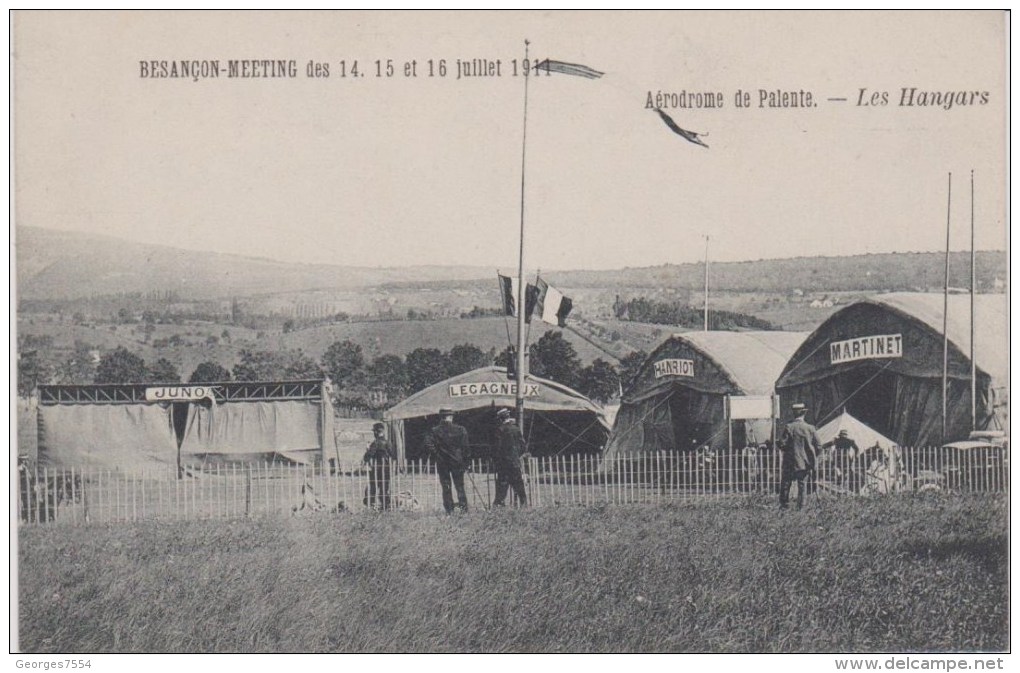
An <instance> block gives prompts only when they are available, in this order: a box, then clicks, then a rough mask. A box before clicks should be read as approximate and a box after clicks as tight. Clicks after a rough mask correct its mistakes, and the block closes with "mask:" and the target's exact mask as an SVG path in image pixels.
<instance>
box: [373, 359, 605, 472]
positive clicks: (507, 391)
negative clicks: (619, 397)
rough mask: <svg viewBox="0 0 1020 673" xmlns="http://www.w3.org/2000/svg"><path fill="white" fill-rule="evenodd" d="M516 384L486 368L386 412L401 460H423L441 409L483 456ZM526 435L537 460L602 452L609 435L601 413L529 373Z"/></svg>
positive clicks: (474, 452)
mask: <svg viewBox="0 0 1020 673" xmlns="http://www.w3.org/2000/svg"><path fill="white" fill-rule="evenodd" d="M516 385H517V384H516V382H514V381H510V380H508V379H507V375H506V369H504V368H502V367H482V368H480V369H475V370H472V371H470V372H467V373H465V374H460V375H458V376H454V377H452V378H449V379H446V380H445V381H440V382H439V383H436V384H433V385H431V386H429V387H428V388H425V389H424V390H421V391H419V392H417V393H415V394H414V395H411V396H410V397H408V398H407V399H406V400H404V401H403V402H401V403H400V404H397V405H396V406H394V407H392V408H390V409H389V410H387V411H386V412H385V413H384V414H383V420H384V421H385V422H386V424H387V426H388V430H389V436H390V439H391V441H392V442H393V443H394V445H395V447H396V449H397V454H398V457H399V459H400V460H401V461H404V460H421V459H425V458H426V457H427V456H426V455H425V452H424V438H425V434H426V433H427V432H428V431H429V429H430V428H431V427H432V426H433V425H435V424H436V423H437V422H439V417H438V416H437V413H438V411H439V409H441V408H442V407H449V408H451V409H453V411H454V420H455V421H456V422H457V423H459V424H460V425H463V426H464V427H465V428H467V431H468V438H469V440H470V443H471V453H472V456H471V457H472V458H485V457H487V456H488V455H489V449H490V447H491V446H492V444H493V441H494V437H495V429H496V424H495V418H496V414H495V412H496V409H499V408H508V409H513V408H514V397H515V395H516V390H517V389H516ZM524 385H525V391H524V400H525V401H524V410H525V411H524V435H525V440H526V441H527V443H528V450H529V452H530V453H531V454H532V455H534V456H551V455H569V454H584V453H587V454H592V453H598V452H600V451H601V450H602V448H603V446H604V445H605V442H606V438H607V437H608V435H609V426H608V423H606V420H605V416H604V415H603V413H602V410H601V409H600V408H599V407H598V406H597V405H596V404H594V403H593V402H592V401H591V400H589V399H588V398H587V397H585V396H583V395H581V394H580V393H578V392H577V391H575V390H571V389H570V388H568V387H567V386H564V385H561V384H559V383H556V382H555V381H549V380H546V379H542V378H539V377H537V376H532V375H530V374H529V375H527V376H526V377H525V380H524Z"/></svg>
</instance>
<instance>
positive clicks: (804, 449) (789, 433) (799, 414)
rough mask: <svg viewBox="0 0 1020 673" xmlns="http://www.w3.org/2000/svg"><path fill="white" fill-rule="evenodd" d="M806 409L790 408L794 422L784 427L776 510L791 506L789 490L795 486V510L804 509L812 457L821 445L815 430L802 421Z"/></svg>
mask: <svg viewBox="0 0 1020 673" xmlns="http://www.w3.org/2000/svg"><path fill="white" fill-rule="evenodd" d="M806 414H807V407H806V406H805V405H803V404H800V403H797V404H794V405H793V415H794V419H793V420H792V421H790V422H789V423H787V425H786V429H785V430H783V437H782V439H781V440H780V442H779V448H780V450H781V451H782V452H783V465H782V479H781V481H780V482H779V508H780V509H786V508H787V507H789V504H790V486H792V485H793V482H794V481H796V482H797V509H801V508H803V507H804V494H805V492H806V488H807V480H808V477H809V476H810V475H811V471H812V470H814V469H815V457H816V456H817V452H818V451H821V449H822V443H821V441H820V440H819V439H818V431H817V430H815V426H813V425H811V424H810V423H808V422H807V420H805V418H804V416H805V415H806Z"/></svg>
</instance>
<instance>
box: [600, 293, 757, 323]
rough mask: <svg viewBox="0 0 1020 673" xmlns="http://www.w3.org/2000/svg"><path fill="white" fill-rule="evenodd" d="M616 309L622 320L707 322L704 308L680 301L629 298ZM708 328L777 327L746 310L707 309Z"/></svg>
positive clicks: (619, 303)
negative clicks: (749, 313)
mask: <svg viewBox="0 0 1020 673" xmlns="http://www.w3.org/2000/svg"><path fill="white" fill-rule="evenodd" d="M613 312H614V314H615V315H616V317H617V318H618V319H620V320H629V321H632V322H644V323H651V324H654V325H676V326H677V327H689V328H701V327H703V326H704V324H705V314H704V312H703V310H702V309H701V308H698V307H695V306H686V305H684V304H681V303H679V302H663V301H656V300H654V299H647V298H645V297H635V298H633V299H629V300H627V301H622V300H617V301H616V302H614V304H613ZM708 328H709V329H711V330H735V329H759V330H774V329H776V327H775V325H773V324H772V323H770V322H769V321H768V320H762V319H761V318H756V317H755V316H753V315H748V314H746V313H737V312H735V311H719V310H710V311H709V312H708Z"/></svg>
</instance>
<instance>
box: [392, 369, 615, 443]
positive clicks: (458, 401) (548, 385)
mask: <svg viewBox="0 0 1020 673" xmlns="http://www.w3.org/2000/svg"><path fill="white" fill-rule="evenodd" d="M524 383H525V385H526V386H528V385H534V386H538V388H537V391H538V395H537V396H527V397H525V401H524V405H525V408H526V409H531V410H535V411H587V412H591V413H593V414H595V415H596V416H597V417H598V419H599V421H600V422H601V423H602V425H604V426H606V427H607V428H608V427H609V424H608V423H607V422H606V420H605V414H604V413H603V411H602V409H601V408H600V407H599V406H597V405H596V404H595V403H593V402H592V401H591V400H589V399H588V398H587V397H585V396H584V395H582V394H581V393H579V392H577V391H576V390H572V389H571V388H568V387H567V386H564V385H562V384H560V383H556V382H555V381H549V380H548V379H543V378H539V377H537V376H532V375H530V374H529V375H527V376H526V377H525V379H524ZM462 384H463V385H464V386H466V387H464V388H462V387H461V386H462ZM472 384H474V388H471V386H472ZM480 384H485V387H484V390H483V389H482V386H481V385H480ZM493 384H495V385H493ZM513 384H514V382H513V381H510V380H509V379H507V375H506V369H504V368H503V367H482V368H480V369H475V370H472V371H470V372H466V373H464V374H460V375H458V376H454V377H452V378H449V379H446V380H444V381H440V382H439V383H435V384H433V385H431V386H429V387H428V388H425V389H424V390H420V391H418V392H417V393H415V394H414V395H411V396H410V397H408V398H407V399H405V400H404V401H403V402H400V403H399V404H397V405H395V406H393V407H391V408H390V409H388V410H387V411H386V412H385V413H384V414H383V418H384V420H386V421H395V420H400V419H407V418H419V417H422V416H433V415H435V414H436V413H437V412H438V411H439V409H440V408H442V407H450V408H451V409H453V410H454V411H455V412H458V411H467V410H468V409H479V408H483V407H491V406H493V405H495V406H497V407H500V406H502V407H513V406H514V402H515V398H514V392H513V388H512V385H513ZM451 389H455V390H456V391H466V392H468V393H469V394H461V395H451ZM493 391H494V392H493Z"/></svg>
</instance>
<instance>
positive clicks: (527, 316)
mask: <svg viewBox="0 0 1020 673" xmlns="http://www.w3.org/2000/svg"><path fill="white" fill-rule="evenodd" d="M536 304H538V287H536V286H535V285H532V284H531V283H528V287H526V288H525V289H524V322H526V323H530V322H531V316H533V315H534V314H535V305H536Z"/></svg>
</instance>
